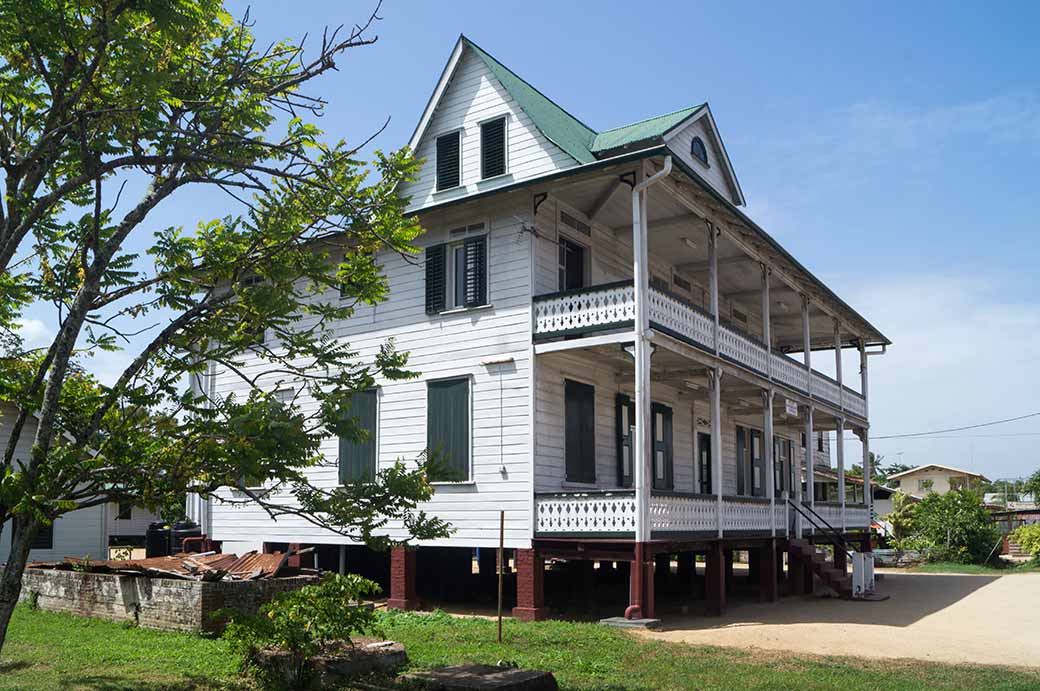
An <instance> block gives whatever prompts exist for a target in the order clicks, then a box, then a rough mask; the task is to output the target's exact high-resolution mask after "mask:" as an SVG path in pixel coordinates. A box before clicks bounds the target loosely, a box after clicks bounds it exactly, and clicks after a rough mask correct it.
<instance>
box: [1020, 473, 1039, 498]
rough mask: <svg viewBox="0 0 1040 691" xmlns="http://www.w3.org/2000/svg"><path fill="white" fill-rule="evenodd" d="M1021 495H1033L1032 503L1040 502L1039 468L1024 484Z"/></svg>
mask: <svg viewBox="0 0 1040 691" xmlns="http://www.w3.org/2000/svg"><path fill="white" fill-rule="evenodd" d="M1022 493H1023V494H1031V495H1033V501H1034V502H1040V468H1037V469H1036V470H1035V471H1034V472H1033V474H1032V475H1030V476H1029V477H1028V478H1027V479H1026V481H1025V482H1024V483H1022Z"/></svg>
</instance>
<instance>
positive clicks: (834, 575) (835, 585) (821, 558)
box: [790, 539, 852, 600]
mask: <svg viewBox="0 0 1040 691" xmlns="http://www.w3.org/2000/svg"><path fill="white" fill-rule="evenodd" d="M790 552H791V554H792V555H794V556H795V557H797V558H798V559H800V560H801V562H802V563H803V564H805V566H806V567H807V568H808V569H809V570H810V571H812V572H813V573H814V574H816V576H817V577H818V578H819V579H820V580H821V581H823V583H824V585H826V586H827V587H828V588H830V589H831V590H833V591H834V592H836V593H837V594H838V597H840V598H841V599H843V600H851V599H852V576H850V575H849V574H847V573H845V572H844V571H843V570H842V569H839V568H837V567H836V566H835V565H834V562H833V561H830V560H829V559H827V556H826V555H825V554H823V553H822V552H820V551H819V550H817V549H816V546H815V545H813V544H812V543H811V542H809V541H808V540H801V539H793V540H791V550H790Z"/></svg>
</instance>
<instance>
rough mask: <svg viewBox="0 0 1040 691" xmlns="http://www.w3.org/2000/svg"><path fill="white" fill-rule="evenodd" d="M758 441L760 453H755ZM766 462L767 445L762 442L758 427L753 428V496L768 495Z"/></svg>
mask: <svg viewBox="0 0 1040 691" xmlns="http://www.w3.org/2000/svg"><path fill="white" fill-rule="evenodd" d="M756 441H757V442H758V455H755V442H756ZM765 484H766V464H765V446H764V444H763V442H762V433H761V432H759V431H758V430H757V429H753V430H751V496H753V497H764V496H766V490H765Z"/></svg>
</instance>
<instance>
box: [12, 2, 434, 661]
mask: <svg viewBox="0 0 1040 691" xmlns="http://www.w3.org/2000/svg"><path fill="white" fill-rule="evenodd" d="M376 9H377V10H378V7H377V8H376ZM376 19H377V17H376V15H375V13H373V14H372V15H371V16H370V17H369V18H368V19H367V21H365V22H364V23H362V24H360V25H357V26H355V27H354V28H353V29H352V30H350V31H349V32H346V33H345V34H344V32H343V31H342V30H341V29H340V30H335V31H329V30H326V32H325V34H324V35H323V37H322V40H321V44H320V46H318V47H317V49H316V51H315V53H314V55H313V57H310V56H309V54H307V53H305V52H304V49H303V43H302V42H301V43H292V42H282V43H277V44H274V45H271V46H269V47H267V48H260V47H258V46H257V45H256V44H255V42H254V40H253V38H252V34H251V23H250V21H249V19H248V16H247V17H246V18H244V19H243V20H241V21H238V22H235V21H233V20H232V18H231V17H230V16H229V15H228V14H227V13H226V12H225V11H224V10H223V8H222V6H221V3H220V2H219V1H218V0H94V1H89V0H79V1H73V0H64V1H59V0H24V1H10V2H5V3H3V4H2V5H0V168H2V170H3V173H2V175H0V177H2V184H3V186H4V189H5V193H4V196H3V200H2V203H0V269H2V271H0V340H2V349H3V355H2V358H0V401H2V402H4V403H7V404H9V405H11V406H13V407H14V409H15V410H16V411H17V416H16V418H15V419H14V420H13V434H12V435H11V440H12V441H11V443H10V444H8V445H7V448H6V449H4V450H3V457H2V459H0V530H9V531H10V534H11V552H10V555H9V559H8V562H7V564H6V567H5V568H4V571H3V574H2V576H0V646H2V644H3V640H4V638H5V636H6V632H7V625H8V622H9V620H10V616H11V612H12V610H13V608H14V605H15V602H16V601H17V597H18V594H19V592H20V588H21V577H22V572H23V569H24V567H25V563H26V559H27V555H28V552H29V545H30V543H31V542H32V539H33V536H34V535H35V534H36V533H37V531H38V530H39V529H40V527H41V526H43V525H44V524H47V523H50V522H52V521H53V520H54V519H55V518H57V517H58V516H60V515H62V514H65V513H68V512H70V511H74V510H77V509H81V508H85V507H90V506H95V505H99V504H103V503H108V502H116V501H118V502H124V501H125V502H134V503H137V504H141V505H144V506H148V507H152V508H155V507H159V506H161V505H163V504H168V503H170V502H172V501H175V498H176V497H179V496H181V495H182V494H183V493H184V492H186V491H189V490H190V491H195V492H198V493H200V494H203V495H209V494H211V493H213V492H214V491H215V490H216V489H217V488H218V487H221V486H228V485H235V484H238V483H239V482H240V479H241V478H243V477H249V478H263V479H264V480H266V481H267V485H268V487H269V490H268V491H253V490H248V489H246V490H244V496H241V498H240V499H238V501H251V502H255V503H257V504H259V505H260V506H262V507H263V509H264V510H265V511H267V512H268V514H269V515H270V516H271V517H272V518H275V519H277V518H279V517H281V516H285V515H287V514H292V515H295V516H297V517H299V518H302V519H303V520H307V521H309V522H311V523H313V524H315V525H317V526H321V527H322V528H326V529H329V530H333V531H336V532H338V533H341V534H344V535H349V536H351V537H354V538H358V539H362V540H366V541H368V542H369V543H371V544H373V545H375V546H379V547H382V546H386V545H387V544H389V539H388V538H386V537H385V536H384V535H382V533H384V532H385V531H383V530H381V529H382V528H384V527H385V526H387V525H388V523H391V522H393V523H395V524H400V525H402V526H403V529H404V531H405V532H407V534H408V535H409V536H411V537H415V538H425V537H437V536H442V535H445V534H447V532H448V531H449V528H448V526H446V525H445V524H444V523H443V522H441V521H439V520H437V519H434V518H430V517H428V516H426V514H425V513H424V512H423V511H421V510H420V509H419V504H420V503H421V502H422V501H424V500H426V499H429V497H430V496H431V494H432V489H431V487H430V485H429V483H428V482H427V479H426V473H425V468H426V462H425V460H424V459H422V458H420V459H416V462H415V463H409V464H405V463H403V462H398V463H397V464H396V465H395V466H394V467H392V468H389V469H386V470H383V471H381V472H380V473H379V475H378V477H377V478H375V481H374V482H372V483H368V484H357V485H349V486H347V487H343V488H337V489H323V488H320V487H316V486H314V485H312V484H311V483H310V482H309V481H308V476H307V471H308V469H310V468H312V467H313V466H315V465H317V464H321V463H325V462H326V461H325V460H324V459H323V457H322V456H321V455H320V454H319V453H318V448H319V444H320V442H321V440H322V439H324V438H325V437H326V436H327V435H330V434H334V435H340V436H346V437H348V438H352V439H356V440H361V439H362V438H363V437H364V432H363V431H362V430H361V429H360V428H359V427H358V425H357V424H356V422H355V421H354V420H353V419H350V418H345V417H343V416H342V415H341V413H340V411H341V410H343V409H344V405H345V404H346V403H348V401H349V398H350V395H351V393H352V392H354V391H358V390H363V389H367V388H370V387H371V386H372V385H373V382H374V380H375V378H376V377H382V378H385V379H388V380H394V379H402V378H407V377H410V376H413V373H411V372H409V371H408V370H407V357H406V354H404V353H399V352H397V351H396V350H395V349H394V347H393V344H392V343H386V344H384V345H383V347H382V348H381V350H380V351H379V353H378V354H377V355H376V356H375V357H374V358H371V359H370V361H362V360H361V359H360V358H359V357H358V355H357V353H355V352H354V351H353V350H352V349H351V348H350V346H349V344H347V343H344V342H341V341H339V340H337V339H335V338H332V337H331V336H329V335H328V334H327V327H328V325H329V324H330V323H334V322H336V321H339V320H342V319H346V318H348V317H349V316H350V315H351V314H352V312H353V311H354V309H355V308H356V306H357V305H359V304H374V303H376V302H378V301H380V300H382V299H384V297H385V295H386V292H387V283H386V280H385V278H384V277H383V275H382V274H381V273H380V269H379V264H378V262H377V259H376V255H377V253H378V252H385V251H390V252H398V253H401V254H402V255H404V256H406V257H411V256H412V254H413V253H414V252H415V250H414V248H413V247H412V245H411V241H412V240H413V239H414V238H415V237H416V236H417V235H418V234H419V233H420V230H421V229H420V228H419V226H418V225H417V222H416V221H415V220H414V218H411V217H408V216H406V215H405V214H404V208H405V201H404V200H402V199H399V198H398V196H397V195H396V193H395V189H396V186H397V185H398V183H399V182H400V181H402V180H405V179H409V178H410V177H411V176H413V175H414V173H415V171H416V170H417V162H416V161H415V160H414V159H412V158H411V156H410V155H409V154H408V152H407V151H395V152H392V153H387V154H384V153H381V152H378V151H377V152H376V153H375V154H374V161H373V163H372V164H366V163H365V162H363V161H362V160H360V158H359V156H358V151H359V149H360V148H361V147H362V146H364V145H365V144H366V143H367V141H361V142H359V143H356V144H348V143H346V142H345V141H342V140H341V141H333V142H328V141H326V140H325V137H324V134H323V133H322V131H321V130H319V129H318V128H317V127H316V126H315V125H314V123H313V120H314V119H315V118H316V117H317V116H319V115H320V114H321V111H322V108H323V106H324V103H325V102H324V100H323V99H322V98H321V96H320V95H318V94H314V93H310V94H308V93H306V92H305V91H304V89H305V88H306V87H308V86H310V85H311V84H312V83H313V82H314V81H315V80H316V79H317V78H318V77H320V76H321V75H322V74H324V73H325V72H327V71H329V70H331V69H334V68H335V66H336V59H337V58H339V57H342V56H344V55H345V54H346V53H348V52H349V51H353V50H356V49H360V48H362V47H363V46H367V45H369V44H371V43H373V42H374V41H375V37H372V36H370V32H371V28H370V27H371V25H372V23H373V22H374V21H375V20H376ZM370 172H374V173H375V174H376V175H375V176H374V177H377V178H378V179H376V180H374V181H369V180H368V179H367V176H368V175H369V173H370ZM199 188H202V189H212V190H214V191H222V192H224V193H226V195H227V202H228V209H229V211H228V213H227V215H226V216H224V217H222V218H219V219H206V218H202V219H200V218H193V217H192V215H191V214H192V211H191V209H192V207H191V197H187V196H185V195H186V194H188V191H189V190H191V189H199ZM135 189H140V193H139V194H137V195H134V194H131V192H132V190H135ZM218 193H219V192H218ZM175 201H177V202H179V203H178V204H177V206H176V207H175V208H176V210H177V213H178V214H180V215H182V216H183V217H184V223H183V224H181V225H178V226H176V227H166V228H159V229H157V230H155V229H152V228H151V227H150V226H149V225H148V224H147V223H146V222H148V221H149V219H150V218H152V217H154V216H153V212H154V210H155V209H156V207H158V206H159V205H160V204H165V205H166V206H167V207H170V206H171V205H172V204H173V203H174V202H175ZM192 224H194V227H192ZM185 227H187V228H188V230H185ZM43 309H49V310H50V313H49V314H50V316H51V317H52V318H53V320H54V322H55V324H56V328H57V332H56V335H55V336H54V338H53V340H52V341H51V343H50V344H48V345H47V346H46V347H42V348H38V349H31V348H28V347H27V346H26V345H25V344H24V343H23V341H22V340H21V338H20V337H19V331H18V324H19V320H20V319H21V318H23V316H24V315H25V314H26V311H27V310H43ZM119 348H124V349H126V351H127V352H126V355H125V359H124V362H125V368H124V369H123V371H122V373H121V374H120V375H119V376H118V377H117V378H116V379H115V381H114V382H113V383H101V382H99V381H97V380H96V379H94V378H93V377H92V376H91V375H90V374H89V372H88V368H87V367H86V364H85V363H86V361H87V359H88V358H89V357H90V356H91V355H92V354H94V353H96V352H98V351H105V350H114V349H119ZM210 363H217V364H219V366H220V367H222V368H223V369H224V370H226V371H228V372H231V373H232V376H236V377H238V379H239V381H240V383H241V386H240V387H239V389H240V391H241V392H240V393H239V394H238V395H234V396H227V397H224V398H210V397H207V396H206V395H205V387H198V386H195V387H191V388H190V389H189V390H188V391H186V390H185V389H186V388H188V387H187V386H186V383H187V382H188V381H189V380H192V381H196V382H197V381H200V380H201V379H202V378H203V377H204V375H205V373H206V371H207V367H209V366H210ZM280 382H286V383H290V384H291V385H292V386H294V387H295V389H296V392H297V397H298V398H299V397H304V396H305V397H306V398H307V399H308V400H309V401H313V402H314V405H308V406H307V407H306V409H304V408H303V407H301V406H300V405H299V404H298V402H297V400H292V401H280V400H277V399H276V398H274V397H273V396H272V395H271V393H270V392H271V391H272V390H274V389H276V388H277V387H278V386H279V383H280ZM30 418H33V419H34V422H35V430H36V431H35V436H34V438H33V443H32V450H31V452H30V454H29V456H28V458H15V457H14V454H15V445H14V443H15V440H17V439H18V437H19V436H20V434H21V431H22V430H23V429H24V428H25V426H26V422H27V421H28V420H29V419H30Z"/></svg>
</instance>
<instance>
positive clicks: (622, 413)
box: [614, 394, 636, 487]
mask: <svg viewBox="0 0 1040 691" xmlns="http://www.w3.org/2000/svg"><path fill="white" fill-rule="evenodd" d="M626 417H627V418H628V420H627V424H626V420H625V418H626ZM635 420H636V404H635V401H633V400H632V399H631V398H629V397H628V396H626V395H625V394H618V396H617V407H616V415H615V422H614V426H615V429H616V430H617V483H618V487H631V486H632V469H633V467H634V466H633V464H634V463H635V449H633V448H632V426H633V425H634V424H635ZM626 452H627V454H628V468H627V469H626V468H625V454H626Z"/></svg>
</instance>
